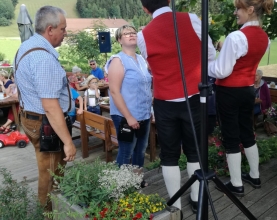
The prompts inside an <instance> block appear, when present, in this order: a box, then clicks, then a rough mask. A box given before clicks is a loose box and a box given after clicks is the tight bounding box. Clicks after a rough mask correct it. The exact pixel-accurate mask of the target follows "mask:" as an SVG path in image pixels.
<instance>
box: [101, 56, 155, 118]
mask: <svg viewBox="0 0 277 220" xmlns="http://www.w3.org/2000/svg"><path fill="white" fill-rule="evenodd" d="M114 57H118V58H119V59H120V60H121V62H122V65H123V67H124V78H123V81H122V86H121V89H120V92H121V95H122V97H123V99H124V101H125V103H126V106H127V108H128V110H129V111H130V113H131V114H132V116H133V117H134V118H135V119H136V120H138V121H141V120H146V119H149V118H150V116H151V104H152V92H151V82H152V77H151V75H150V73H149V71H148V69H147V64H146V62H145V60H144V59H143V58H142V56H140V55H138V54H136V57H137V61H135V60H134V58H133V57H131V56H129V55H127V54H125V53H123V52H120V53H118V54H116V55H113V56H112V57H111V58H110V59H109V61H108V62H107V66H106V67H107V68H108V67H109V65H110V62H111V61H112V59H113V58H114ZM109 96H110V114H111V115H120V116H122V117H124V116H123V115H122V114H121V112H120V111H119V110H118V109H117V107H116V106H115V104H114V101H113V98H112V96H111V94H110V95H109Z"/></svg>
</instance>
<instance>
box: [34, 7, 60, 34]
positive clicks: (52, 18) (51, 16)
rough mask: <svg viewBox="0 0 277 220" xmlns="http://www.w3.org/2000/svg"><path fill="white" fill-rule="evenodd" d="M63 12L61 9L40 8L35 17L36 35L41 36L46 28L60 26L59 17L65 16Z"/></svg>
mask: <svg viewBox="0 0 277 220" xmlns="http://www.w3.org/2000/svg"><path fill="white" fill-rule="evenodd" d="M65 14H66V13H65V11H64V10H62V9H61V8H57V7H53V6H43V7H41V8H40V9H39V10H38V11H37V13H36V17H35V31H36V33H38V34H43V33H44V32H45V30H46V28H47V27H48V26H49V25H51V26H52V27H53V28H56V27H58V25H59V24H60V15H65Z"/></svg>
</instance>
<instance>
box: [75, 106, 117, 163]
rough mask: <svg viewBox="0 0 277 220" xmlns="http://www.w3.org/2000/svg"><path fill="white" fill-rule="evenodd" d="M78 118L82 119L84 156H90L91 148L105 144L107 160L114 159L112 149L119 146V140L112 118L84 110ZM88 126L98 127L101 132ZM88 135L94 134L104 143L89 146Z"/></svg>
mask: <svg viewBox="0 0 277 220" xmlns="http://www.w3.org/2000/svg"><path fill="white" fill-rule="evenodd" d="M77 118H78V121H80V130H81V142H82V144H81V145H82V157H83V158H86V157H88V156H89V150H91V149H94V148H96V147H99V146H103V150H104V151H105V153H106V162H110V161H113V159H112V150H113V149H116V148H118V142H117V138H116V130H115V127H114V125H113V122H112V120H111V119H109V118H107V117H104V116H101V115H97V114H94V113H91V112H88V111H84V113H83V114H82V115H78V116H77ZM88 126H89V127H93V128H96V129H98V130H99V131H100V132H97V131H95V130H88V129H87V128H88ZM88 135H92V136H95V137H97V138H99V139H101V140H102V144H101V145H96V146H88Z"/></svg>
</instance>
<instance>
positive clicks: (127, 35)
mask: <svg viewBox="0 0 277 220" xmlns="http://www.w3.org/2000/svg"><path fill="white" fill-rule="evenodd" d="M123 35H124V36H125V37H131V36H134V37H136V36H137V32H126V33H123Z"/></svg>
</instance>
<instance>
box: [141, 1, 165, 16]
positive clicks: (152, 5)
mask: <svg viewBox="0 0 277 220" xmlns="http://www.w3.org/2000/svg"><path fill="white" fill-rule="evenodd" d="M141 4H142V6H143V7H145V8H146V9H147V10H148V11H149V12H150V13H151V14H153V13H154V11H156V10H157V9H159V8H162V7H165V6H168V5H169V2H168V0H141Z"/></svg>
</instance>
